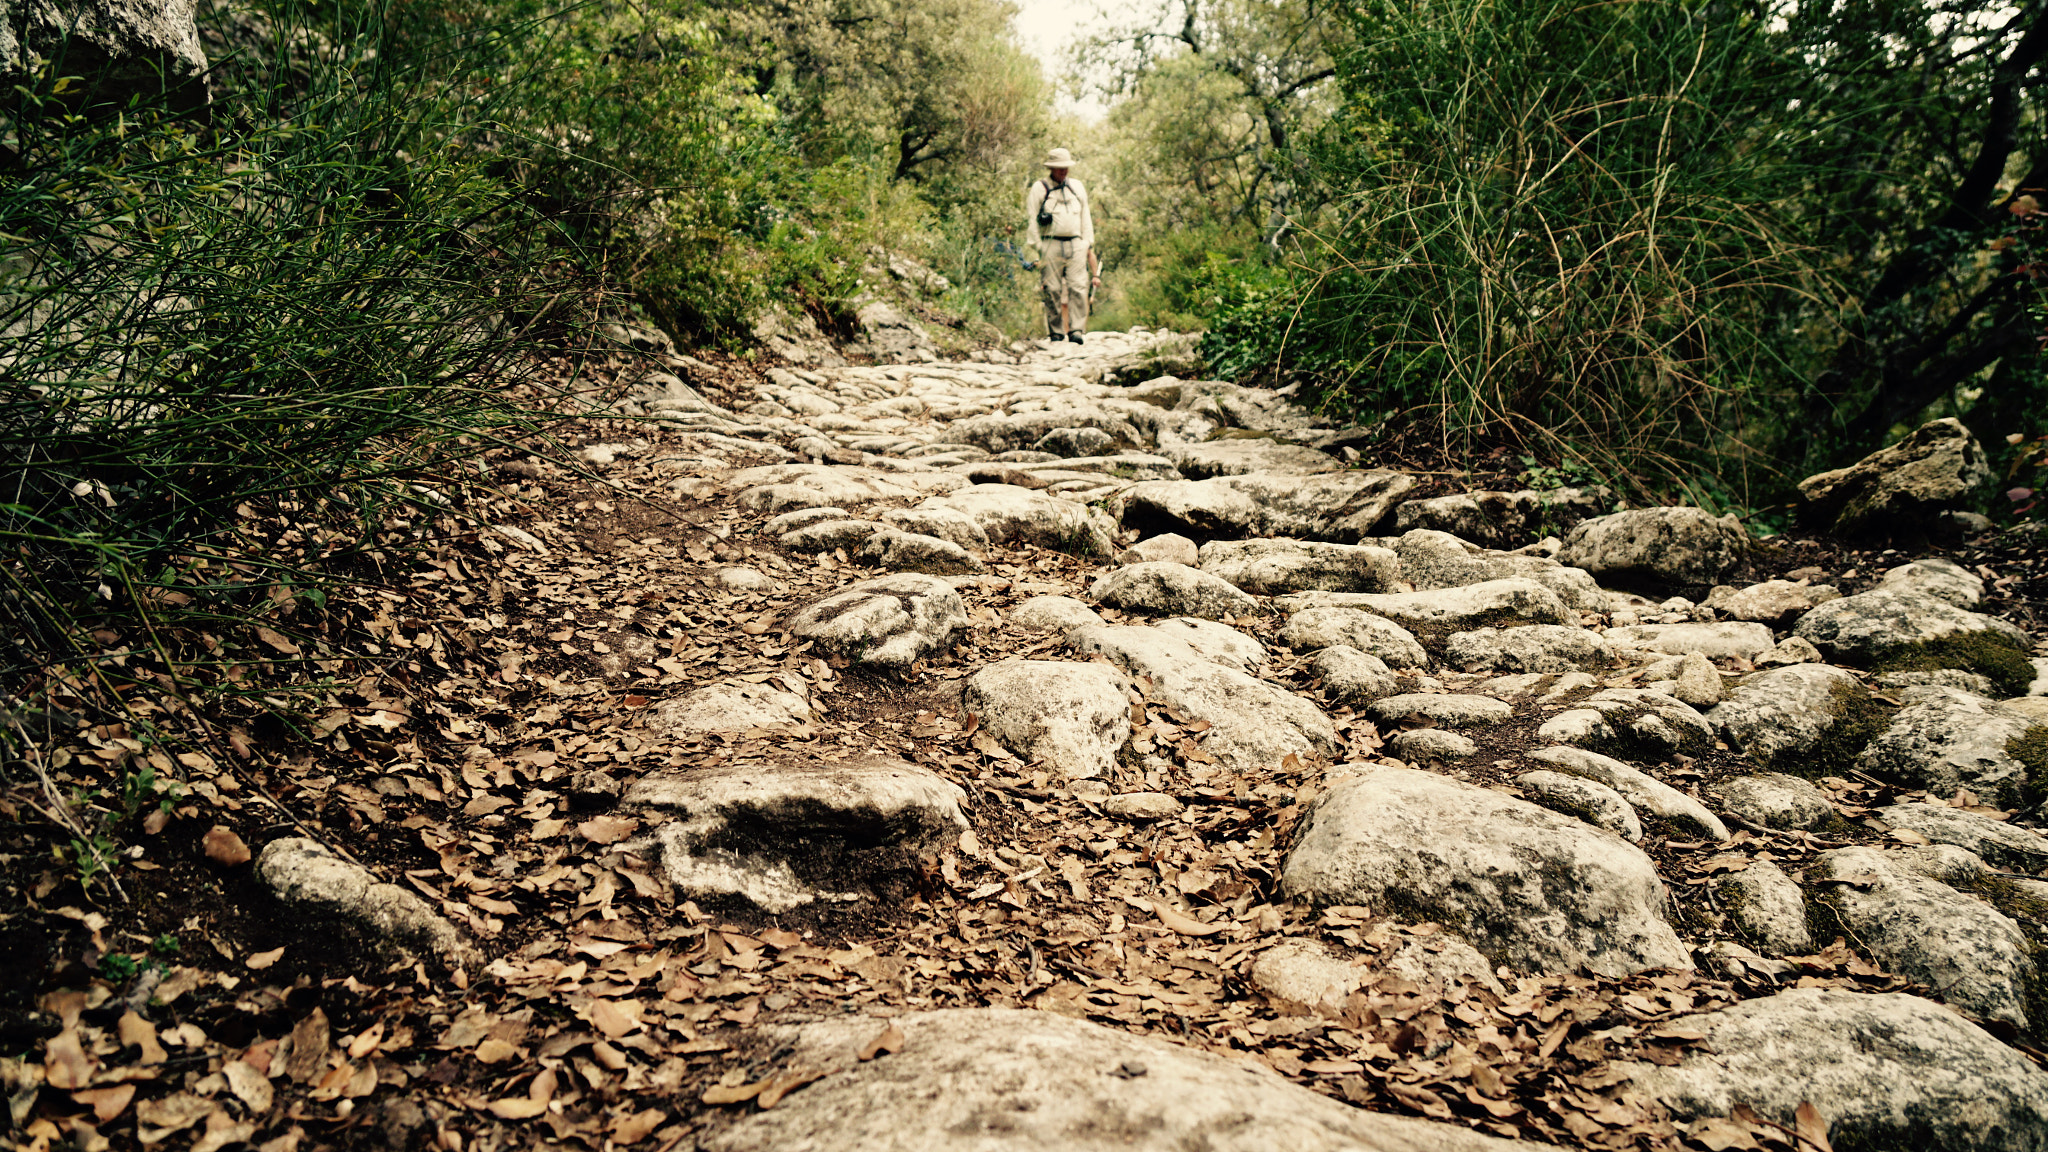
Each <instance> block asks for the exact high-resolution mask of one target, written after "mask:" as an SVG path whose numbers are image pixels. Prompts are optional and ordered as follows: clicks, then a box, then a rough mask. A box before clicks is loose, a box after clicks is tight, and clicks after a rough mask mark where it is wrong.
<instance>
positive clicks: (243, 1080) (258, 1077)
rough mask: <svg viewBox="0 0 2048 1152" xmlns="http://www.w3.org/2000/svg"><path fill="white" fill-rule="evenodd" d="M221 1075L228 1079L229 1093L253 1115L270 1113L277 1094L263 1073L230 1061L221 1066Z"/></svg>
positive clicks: (238, 1062)
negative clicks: (246, 1106) (247, 1107)
mask: <svg viewBox="0 0 2048 1152" xmlns="http://www.w3.org/2000/svg"><path fill="white" fill-rule="evenodd" d="M221 1075H222V1076H224V1077H226V1079H227V1082H228V1091H230V1092H233V1093H234V1094H235V1099H237V1100H240V1101H241V1102H242V1103H244V1104H246V1105H248V1106H249V1111H250V1112H251V1113H252V1114H254V1115H257V1116H261V1115H263V1114H264V1113H266V1112H268V1111H270V1104H271V1101H272V1099H273V1098H274V1097H275V1092H274V1091H273V1090H272V1089H271V1086H270V1080H269V1078H267V1077H265V1076H264V1075H263V1073H261V1072H258V1071H257V1070H256V1069H255V1068H253V1067H250V1066H249V1065H248V1064H246V1063H244V1062H243V1061H240V1060H230V1061H228V1062H227V1063H226V1064H223V1065H222V1066H221Z"/></svg>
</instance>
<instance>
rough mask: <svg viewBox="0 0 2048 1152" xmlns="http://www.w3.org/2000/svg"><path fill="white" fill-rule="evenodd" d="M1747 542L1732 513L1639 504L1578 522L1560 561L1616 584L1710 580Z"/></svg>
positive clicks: (1668, 585)
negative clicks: (1643, 506)
mask: <svg viewBox="0 0 2048 1152" xmlns="http://www.w3.org/2000/svg"><path fill="white" fill-rule="evenodd" d="M1748 546H1749V535H1748V533H1746V532H1744V531H1743V530H1742V523H1741V521H1739V520H1737V519H1736V518H1735V517H1733V516H1720V517H1715V516H1710V515H1708V514H1707V513H1706V512H1703V511H1701V510H1700V509H1698V508H1637V509H1632V510H1630V511H1627V512H1616V513H1613V514H1612V515H1608V516H1599V517H1595V518H1594V519H1591V520H1584V521H1581V522H1580V523H1579V524H1578V526H1577V527H1575V528H1573V529H1572V530H1571V532H1570V533H1568V534H1567V535H1566V536H1565V538H1564V551H1562V552H1560V553H1558V557H1557V559H1558V561H1559V562H1560V563H1563V564H1568V565H1570V566H1572V567H1574V568H1584V569H1585V570H1586V571H1588V572H1591V573H1592V574H1593V576H1594V578H1596V579H1598V580H1600V581H1602V582H1603V583H1610V584H1613V585H1616V586H1629V585H1633V586H1638V587H1654V588H1676V587H1685V586H1688V585H1700V584H1712V583H1713V582H1714V581H1715V580H1717V579H1718V578H1719V577H1720V575H1721V573H1722V572H1725V571H1727V570H1728V569H1729V568H1730V567H1731V566H1733V565H1734V563H1735V561H1736V559H1737V558H1738V557H1739V556H1740V555H1741V554H1742V552H1743V551H1744V550H1745V549H1747V548H1748Z"/></svg>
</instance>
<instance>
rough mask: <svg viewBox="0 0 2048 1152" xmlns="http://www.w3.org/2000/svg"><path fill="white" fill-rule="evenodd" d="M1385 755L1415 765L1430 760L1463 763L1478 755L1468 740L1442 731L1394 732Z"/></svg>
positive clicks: (1453, 733)
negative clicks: (1388, 754) (1460, 761)
mask: <svg viewBox="0 0 2048 1152" xmlns="http://www.w3.org/2000/svg"><path fill="white" fill-rule="evenodd" d="M1387 751H1388V752H1390V753H1392V754H1393V755H1394V757H1395V758H1397V759H1400V760H1406V761H1408V762H1410V763H1414V764H1424V763H1427V762H1429V761H1430V760H1465V759H1468V758H1470V757H1472V756H1475V755H1477V754H1478V752H1479V745H1478V744H1476V743H1474V742H1473V741H1472V739H1471V738H1470V737H1468V736H1460V735H1458V734H1457V733H1456V732H1452V731H1450V730H1448V729H1444V728H1413V729H1410V730H1408V731H1405V732H1396V733H1394V735H1393V736H1392V737H1390V738H1389V739H1388V740H1387Z"/></svg>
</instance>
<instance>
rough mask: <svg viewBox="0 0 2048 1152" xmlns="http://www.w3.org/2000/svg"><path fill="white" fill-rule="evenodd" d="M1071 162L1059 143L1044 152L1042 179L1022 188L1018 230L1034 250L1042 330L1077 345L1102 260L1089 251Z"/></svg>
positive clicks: (1091, 240)
mask: <svg viewBox="0 0 2048 1152" xmlns="http://www.w3.org/2000/svg"><path fill="white" fill-rule="evenodd" d="M1073 166H1074V158H1073V156H1071V155H1069V154H1068V152H1067V150H1066V149H1065V148H1055V149H1053V150H1052V151H1050V152H1048V153H1046V154H1045V167H1046V175H1045V179H1043V180H1034V181H1032V183H1031V187H1030V188H1029V189H1027V190H1026V191H1025V193H1024V231H1025V238H1026V241H1027V242H1028V243H1030V244H1032V245H1033V246H1035V247H1037V249H1038V252H1039V256H1038V287H1039V290H1040V291H1041V292H1042V293H1044V295H1045V326H1046V328H1047V329H1049V330H1050V331H1049V333H1048V334H1049V335H1050V336H1051V337H1052V338H1053V339H1054V340H1070V341H1072V342H1074V343H1076V344H1079V343H1081V333H1083V332H1085V331H1086V330H1087V328H1088V298H1089V296H1090V295H1091V294H1092V293H1093V291H1094V289H1095V288H1096V287H1098V286H1100V285H1101V283H1102V276H1101V275H1100V273H1101V271H1102V265H1101V262H1100V261H1099V260H1098V259H1097V258H1096V256H1095V219H1094V216H1093V215H1092V214H1091V213H1090V212H1089V211H1088V190H1087V189H1086V188H1083V187H1082V186H1081V182H1080V181H1079V180H1072V179H1069V178H1068V177H1067V172H1068V171H1069V170H1070V169H1072V168H1073Z"/></svg>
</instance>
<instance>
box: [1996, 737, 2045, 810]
mask: <svg viewBox="0 0 2048 1152" xmlns="http://www.w3.org/2000/svg"><path fill="white" fill-rule="evenodd" d="M2005 754H2006V755H2007V756H2010V757H2012V758H2013V759H2015V760H2017V761H2019V762H2020V767H2022V768H2025V769H2026V770H2027V784H2026V788H2025V790H2024V791H2023V792H2022V793H2021V795H2022V797H2023V798H2024V799H2025V801H2026V803H2027V804H2028V805H2029V806H2033V805H2038V804H2040V803H2041V802H2042V801H2044V800H2048V724H2036V725H2034V726H2033V727H2032V728H2029V729H2027V730H2026V731H2025V732H2023V733H2021V734H2020V735H2019V736H2018V737H2017V738H2015V739H2012V740H2009V741H2007V742H2006V745H2005Z"/></svg>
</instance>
